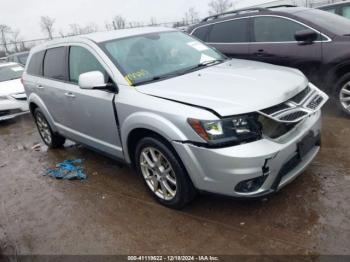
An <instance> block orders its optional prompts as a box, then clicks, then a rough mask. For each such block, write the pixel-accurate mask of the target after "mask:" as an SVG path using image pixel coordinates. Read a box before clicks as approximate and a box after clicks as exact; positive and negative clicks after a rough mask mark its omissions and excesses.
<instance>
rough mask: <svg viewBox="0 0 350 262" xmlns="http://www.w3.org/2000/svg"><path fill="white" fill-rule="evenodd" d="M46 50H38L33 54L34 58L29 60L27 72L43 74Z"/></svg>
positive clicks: (37, 74)
mask: <svg viewBox="0 0 350 262" xmlns="http://www.w3.org/2000/svg"><path fill="white" fill-rule="evenodd" d="M44 54H45V52H44V51H42V52H38V53H35V54H33V55H32V58H31V59H30V61H29V65H28V69H27V73H28V74H30V75H36V76H41V75H42V74H43V72H42V64H43V59H44Z"/></svg>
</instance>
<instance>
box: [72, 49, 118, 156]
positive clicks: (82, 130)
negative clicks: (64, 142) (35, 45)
mask: <svg viewBox="0 0 350 262" xmlns="http://www.w3.org/2000/svg"><path fill="white" fill-rule="evenodd" d="M68 58H69V59H68V68H69V80H68V81H69V83H68V84H67V85H66V89H67V91H66V93H65V101H66V103H67V104H68V106H67V111H66V114H67V117H69V118H70V119H71V121H70V123H69V126H68V129H66V130H65V132H66V134H67V135H68V137H70V138H72V139H74V140H77V141H80V142H81V143H84V144H86V145H88V146H91V147H93V148H96V149H98V150H100V151H102V152H106V153H109V154H110V155H113V156H117V157H119V158H123V152H122V147H121V141H120V139H119V129H118V126H117V119H116V115H115V111H114V106H113V100H114V97H115V92H110V91H106V90H90V89H81V88H80V87H79V85H78V81H79V76H80V75H81V74H83V73H87V72H91V71H100V72H102V73H103V74H104V75H105V81H106V83H107V82H111V83H112V80H111V79H112V78H111V77H110V76H111V72H110V70H109V69H108V67H107V66H106V65H105V64H104V63H103V60H102V59H100V57H99V56H98V54H96V53H95V52H94V50H93V49H91V48H90V47H89V46H85V45H76V46H71V47H70V48H69V55H68Z"/></svg>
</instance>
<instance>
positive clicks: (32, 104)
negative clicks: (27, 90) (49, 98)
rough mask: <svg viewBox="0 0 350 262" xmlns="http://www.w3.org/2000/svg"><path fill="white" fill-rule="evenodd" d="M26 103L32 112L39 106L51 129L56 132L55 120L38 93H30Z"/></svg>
mask: <svg viewBox="0 0 350 262" xmlns="http://www.w3.org/2000/svg"><path fill="white" fill-rule="evenodd" d="M28 104H29V110H30V112H31V113H32V114H34V111H35V109H36V108H40V110H41V111H42V112H43V114H44V116H45V118H46V120H47V121H48V122H49V124H50V127H51V129H52V131H54V132H57V128H56V125H55V121H54V119H53V117H52V115H51V114H50V113H49V110H48V108H47V107H46V106H45V104H44V102H43V100H42V99H41V98H40V97H39V96H38V95H36V94H31V95H30V96H29V98H28Z"/></svg>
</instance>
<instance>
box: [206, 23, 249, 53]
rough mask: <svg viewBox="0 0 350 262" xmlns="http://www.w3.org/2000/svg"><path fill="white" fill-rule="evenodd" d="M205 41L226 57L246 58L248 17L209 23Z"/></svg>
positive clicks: (247, 49)
mask: <svg viewBox="0 0 350 262" xmlns="http://www.w3.org/2000/svg"><path fill="white" fill-rule="evenodd" d="M205 42H207V43H208V44H209V45H211V46H213V47H215V48H216V49H217V50H219V51H221V52H222V53H224V54H225V55H227V56H228V57H231V58H247V57H248V56H249V18H236V19H231V20H226V21H220V22H217V23H213V24H211V25H210V26H209V30H208V33H207V36H206V39H205Z"/></svg>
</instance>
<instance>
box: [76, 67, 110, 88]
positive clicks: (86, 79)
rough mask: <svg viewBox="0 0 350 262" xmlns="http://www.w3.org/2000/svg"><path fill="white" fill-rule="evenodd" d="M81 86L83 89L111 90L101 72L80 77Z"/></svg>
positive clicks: (88, 73) (93, 72)
mask: <svg viewBox="0 0 350 262" xmlns="http://www.w3.org/2000/svg"><path fill="white" fill-rule="evenodd" d="M78 84H79V86H80V88H81V89H109V86H108V84H107V83H106V82H105V77H104V75H103V74H102V73H101V72H100V71H92V72H87V73H84V74H81V75H80V76H79V83H78Z"/></svg>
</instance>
